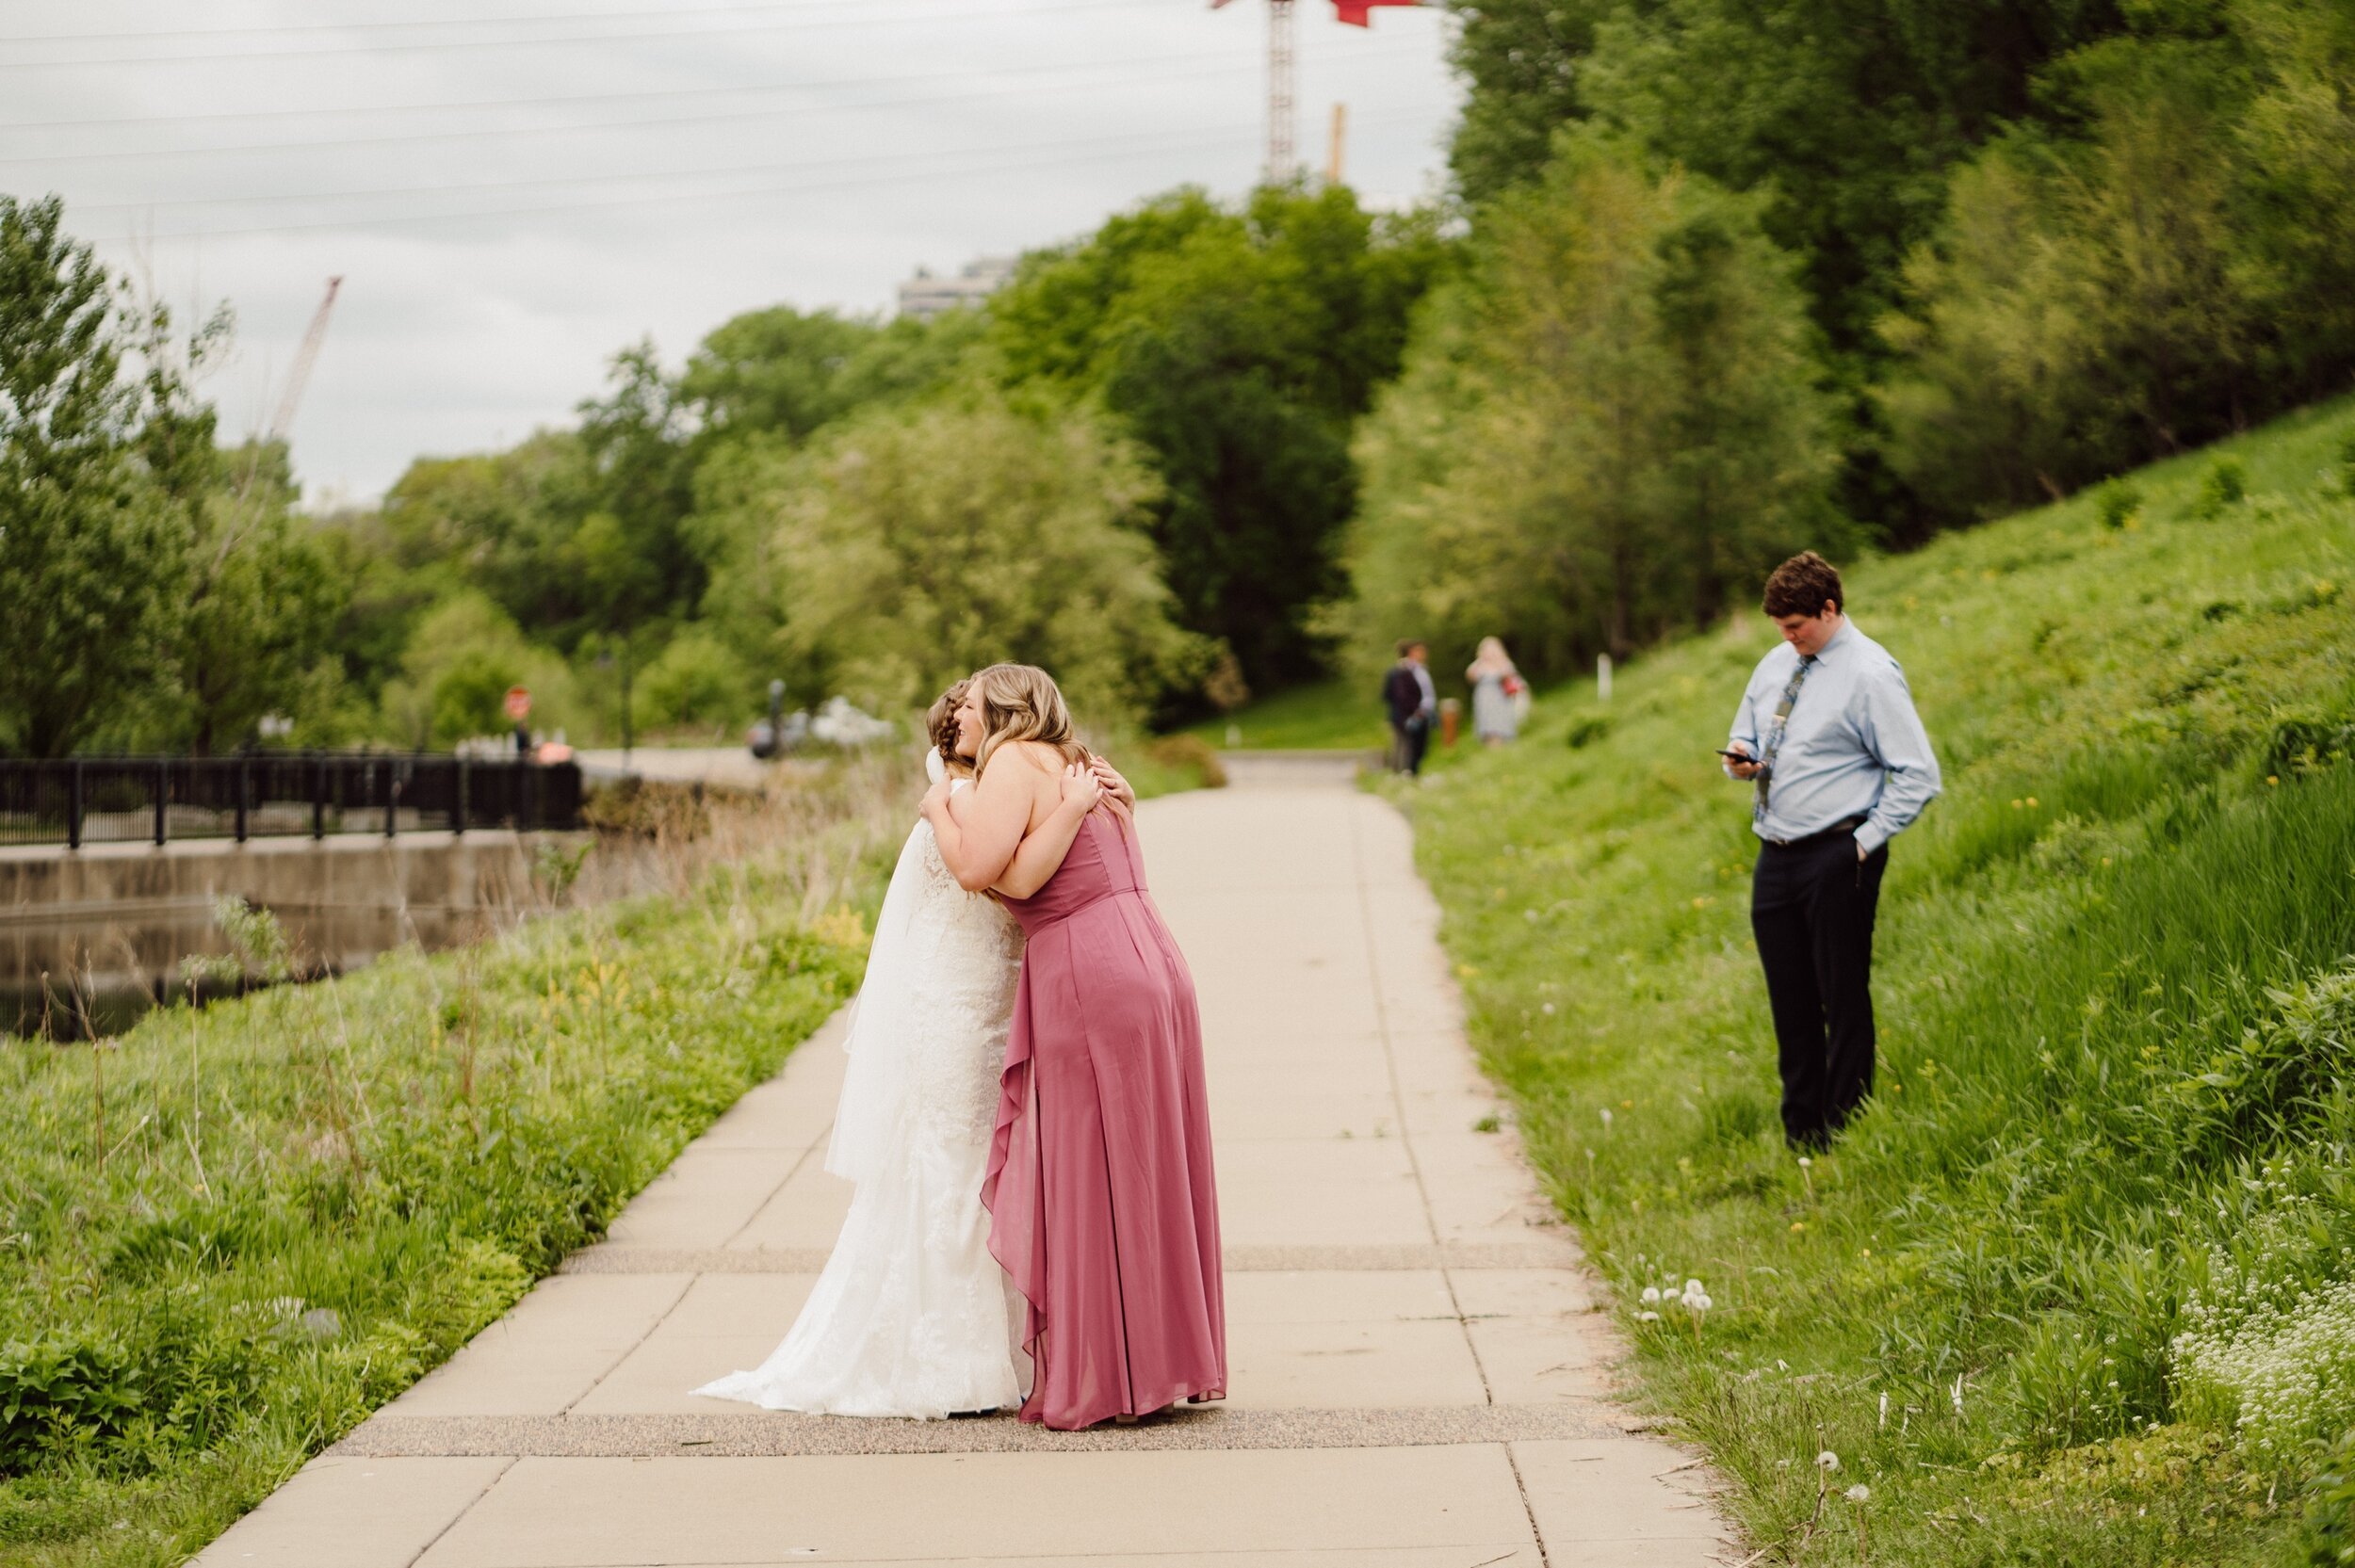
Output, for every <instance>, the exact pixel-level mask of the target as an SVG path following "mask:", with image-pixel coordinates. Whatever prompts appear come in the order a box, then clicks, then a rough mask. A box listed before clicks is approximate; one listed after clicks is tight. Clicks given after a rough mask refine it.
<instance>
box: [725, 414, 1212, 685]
mask: <svg viewBox="0 0 2355 1568" xmlns="http://www.w3.org/2000/svg"><path fill="white" fill-rule="evenodd" d="M1102 424H1103V422H1102V421H1100V420H1098V419H1095V418H1091V417H1089V416H1088V415H1087V414H1086V413H1084V412H1080V411H1077V410H1074V411H1071V412H1067V413H1065V414H1064V415H1063V416H1062V417H1061V418H1059V419H1058V420H1056V421H1055V422H1054V423H1053V424H1052V425H1051V426H1050V425H1048V424H1046V423H1043V422H1041V421H1039V420H1037V419H1034V418H1031V417H1030V416H1028V415H1026V414H1024V413H1022V412H1018V411H1017V410H1015V408H1013V407H1011V406H1009V405H1008V404H1007V403H1005V402H1004V401H1002V400H1000V399H998V398H995V397H983V398H982V399H980V400H977V401H975V402H973V403H970V404H951V403H947V402H937V403H934V404H932V405H929V406H927V407H923V408H919V409H914V410H908V411H896V410H893V411H885V412H877V413H874V414H869V415H867V416H863V417H860V418H857V419H853V420H849V421H846V422H844V423H843V424H841V425H839V426H837V427H836V428H834V429H833V430H830V431H829V432H827V434H826V435H825V436H823V437H821V438H820V440H818V441H817V442H815V443H813V444H812V445H811V446H810V447H809V449H808V450H807V451H806V452H805V453H804V454H802V455H801V456H799V457H797V458H795V459H793V460H790V461H787V462H785V463H784V464H782V465H780V466H779V468H778V469H777V470H776V472H775V474H774V477H773V479H772V480H771V483H772V486H773V489H772V491H771V494H770V495H769V497H768V498H767V499H766V501H765V503H764V505H765V508H766V509H769V510H771V512H772V513H773V514H774V515H775V516H776V517H777V518H778V519H779V523H778V527H777V533H776V542H775V549H774V554H773V557H772V560H773V570H774V571H775V573H776V575H777V579H778V582H779V584H780V585H781V587H782V590H783V593H784V600H783V602H784V605H785V618H784V624H783V628H782V634H781V640H782V643H783V646H784V649H785V652H786V654H787V656H788V658H789V659H790V660H791V662H792V664H793V666H794V667H795V668H797V669H802V670H807V671H815V672H816V673H817V675H818V678H819V679H820V681H821V682H822V683H823V685H824V687H826V689H828V690H835V691H842V692H847V693H849V694H850V695H851V696H852V698H853V701H856V702H860V703H866V704H868V705H869V706H870V707H872V708H874V709H876V710H878V711H882V712H901V711H906V710H909V709H912V708H917V707H920V706H922V705H923V704H924V703H928V702H930V701H931V700H932V698H933V696H934V694H935V693H937V692H939V691H941V690H943V689H945V688H946V687H949V686H950V684H952V683H953V682H955V681H957V680H959V679H961V678H962V677H964V676H965V675H966V674H969V673H970V672H972V671H975V670H979V669H981V668H982V667H983V666H984V665H988V664H996V663H999V662H1001V661H1006V660H1024V661H1028V662H1032V663H1036V664H1040V665H1044V666H1046V667H1047V668H1048V669H1050V670H1052V671H1055V674H1056V678H1057V679H1058V680H1059V681H1060V682H1061V683H1062V684H1063V687H1064V690H1065V691H1066V692H1067V693H1068V695H1069V696H1070V698H1071V701H1072V702H1073V703H1075V704H1077V707H1078V710H1079V711H1080V713H1082V714H1095V715H1123V714H1132V713H1135V712H1137V711H1139V710H1140V709H1141V708H1142V707H1143V706H1144V705H1145V703H1147V702H1149V701H1150V700H1151V698H1152V697H1153V696H1154V695H1155V694H1156V693H1158V692H1159V691H1161V689H1163V688H1164V687H1168V686H1172V685H1176V684H1178V683H1179V682H1180V681H1181V680H1182V679H1183V678H1184V673H1185V670H1186V667H1187V666H1188V664H1189V663H1190V662H1191V663H1194V664H1197V665H1198V664H1199V663H1200V662H1201V655H1200V652H1199V650H1197V649H1196V647H1195V645H1194V644H1195V642H1196V640H1197V639H1190V638H1188V637H1187V636H1186V635H1185V634H1184V633H1181V632H1179V631H1178V630H1177V629H1176V628H1175V627H1174V626H1172V625H1171V624H1170V622H1169V619H1168V613H1167V610H1168V605H1167V601H1168V593H1167V590H1164V589H1163V588H1162V586H1161V578H1160V576H1159V574H1157V573H1156V572H1155V570H1154V561H1153V549H1152V545H1151V543H1150V542H1148V541H1147V540H1146V539H1145V535H1144V533H1143V531H1142V529H1141V528H1140V527H1139V526H1138V523H1139V514H1140V513H1141V511H1142V509H1144V508H1145V507H1146V506H1148V505H1149V504H1150V503H1151V502H1152V500H1153V499H1154V497H1155V494H1156V493H1157V487H1156V485H1155V483H1154V480H1153V478H1152V476H1151V474H1150V472H1149V470H1148V469H1147V468H1146V467H1145V463H1144V461H1142V458H1141V455H1140V454H1139V453H1138V452H1136V451H1135V449H1134V448H1133V447H1132V446H1131V445H1129V444H1128V443H1125V442H1123V441H1120V440H1119V439H1117V438H1116V437H1114V436H1113V435H1112V434H1110V433H1109V432H1108V431H1107V430H1105V429H1104V428H1101V427H1102Z"/></svg>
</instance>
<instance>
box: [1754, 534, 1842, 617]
mask: <svg viewBox="0 0 2355 1568" xmlns="http://www.w3.org/2000/svg"><path fill="white" fill-rule="evenodd" d="M1826 605H1838V606H1840V607H1841V608H1842V609H1843V610H1844V609H1845V608H1847V606H1848V596H1847V594H1846V593H1844V592H1843V591H1842V590H1841V587H1840V571H1839V568H1837V567H1835V566H1833V565H1832V563H1831V562H1829V561H1827V560H1826V559H1825V558H1823V557H1821V556H1819V555H1817V554H1816V553H1815V552H1814V551H1812V550H1803V551H1801V552H1800V553H1799V554H1797V555H1795V556H1793V557H1792V558H1790V559H1789V560H1787V561H1784V562H1783V563H1782V564H1781V565H1780V566H1778V567H1776V568H1775V574H1774V575H1773V576H1771V577H1769V578H1767V579H1766V613H1767V614H1768V615H1771V616H1774V617H1776V618H1777V619H1780V618H1781V617H1783V616H1786V615H1821V614H1823V613H1824V606H1826Z"/></svg>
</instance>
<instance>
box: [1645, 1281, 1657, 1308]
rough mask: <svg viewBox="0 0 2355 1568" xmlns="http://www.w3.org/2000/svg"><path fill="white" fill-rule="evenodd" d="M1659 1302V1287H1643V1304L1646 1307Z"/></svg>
mask: <svg viewBox="0 0 2355 1568" xmlns="http://www.w3.org/2000/svg"><path fill="white" fill-rule="evenodd" d="M1659 1300H1660V1287H1659V1286H1658V1285H1646V1286H1644V1304H1645V1305H1646V1306H1650V1305H1652V1304H1654V1303H1655V1302H1657V1301H1659Z"/></svg>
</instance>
